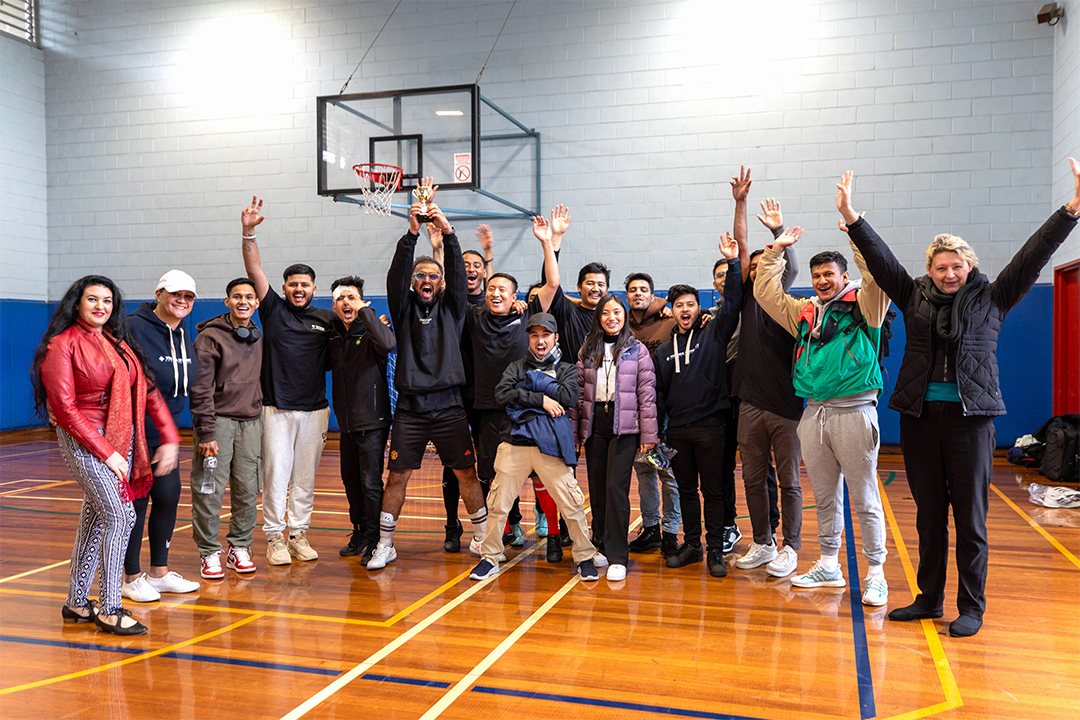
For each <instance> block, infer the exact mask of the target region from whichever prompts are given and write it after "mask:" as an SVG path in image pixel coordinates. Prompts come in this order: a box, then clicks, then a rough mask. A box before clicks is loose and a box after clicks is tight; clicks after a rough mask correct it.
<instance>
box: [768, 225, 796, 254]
mask: <svg viewBox="0 0 1080 720" xmlns="http://www.w3.org/2000/svg"><path fill="white" fill-rule="evenodd" d="M801 237H802V228H801V227H799V226H798V225H796V226H795V227H793V228H788V229H787V230H785V231H784V234H783V235H781V236H780V237H778V238H776V239H775V240H773V249H774V250H783V249H784V248H786V247H790V246H791V245H794V244H795V243H797V242H799V238H801Z"/></svg>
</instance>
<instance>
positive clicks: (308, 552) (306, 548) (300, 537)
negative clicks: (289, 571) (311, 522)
mask: <svg viewBox="0 0 1080 720" xmlns="http://www.w3.org/2000/svg"><path fill="white" fill-rule="evenodd" d="M288 547H289V554H290V555H292V556H293V557H294V558H296V559H297V560H303V561H305V562H307V561H308V560H318V559H319V553H317V552H315V549H314V548H312V547H311V545H309V544H308V541H307V530H300V531H298V532H297V533H296V534H295V535H291V536H289V546H288Z"/></svg>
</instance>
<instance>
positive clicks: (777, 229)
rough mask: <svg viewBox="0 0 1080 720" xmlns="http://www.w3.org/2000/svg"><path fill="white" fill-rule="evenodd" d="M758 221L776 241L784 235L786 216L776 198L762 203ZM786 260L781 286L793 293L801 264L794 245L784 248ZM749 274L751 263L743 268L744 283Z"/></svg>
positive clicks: (766, 199) (785, 290)
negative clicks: (792, 287) (792, 288)
mask: <svg viewBox="0 0 1080 720" xmlns="http://www.w3.org/2000/svg"><path fill="white" fill-rule="evenodd" d="M757 219H758V220H760V221H761V224H762V225H764V226H765V227H767V228H769V232H771V233H772V236H773V240H774V241H775V240H776V238H778V237H780V236H781V235H783V234H784V214H783V213H782V212H781V211H780V201H779V200H777V199H776V198H765V199H764V200H762V201H761V214H759V215H758V216H757ZM784 258H785V260H786V265H785V266H784V274H783V276H782V277H781V278H780V284H781V286H783V288H784V292H791V286H792V285H794V284H795V278H797V277H798V276H799V263H798V260H797V258H796V257H795V246H794V245H788V246H787V247H786V248H784ZM749 274H750V266H749V261H747V264H746V265H745V266H744V267H743V281H744V282H745V281H746V278H747V276H748V275H749ZM744 299H745V298H744Z"/></svg>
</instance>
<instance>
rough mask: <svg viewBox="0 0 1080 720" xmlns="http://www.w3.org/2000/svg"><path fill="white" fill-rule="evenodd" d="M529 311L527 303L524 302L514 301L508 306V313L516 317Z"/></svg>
mask: <svg viewBox="0 0 1080 720" xmlns="http://www.w3.org/2000/svg"><path fill="white" fill-rule="evenodd" d="M528 309H529V303H527V302H525V301H524V300H515V301H514V302H512V303H511V304H510V311H511V312H513V313H515V314H516V315H524V314H525V311H526V310H528Z"/></svg>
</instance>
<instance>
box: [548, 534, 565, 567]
mask: <svg viewBox="0 0 1080 720" xmlns="http://www.w3.org/2000/svg"><path fill="white" fill-rule="evenodd" d="M562 558H563V552H562V542H561V541H560V540H559V536H558V535H548V536H547V553H546V554H545V558H544V559H545V560H547V561H548V562H549V563H560V562H562Z"/></svg>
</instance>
